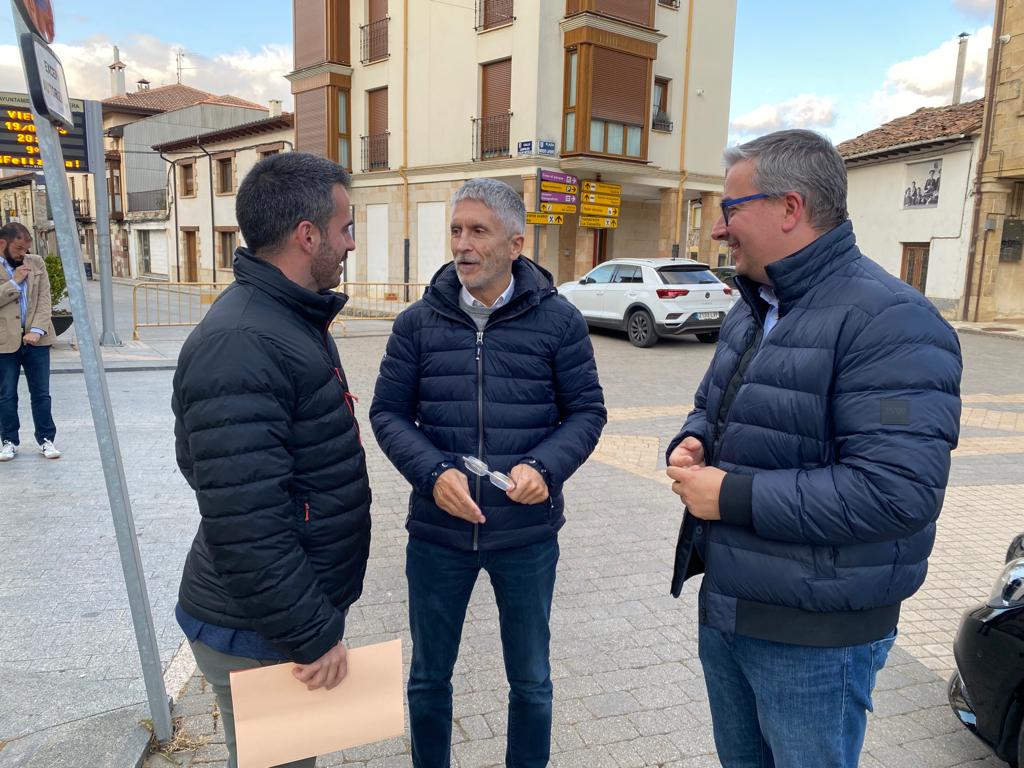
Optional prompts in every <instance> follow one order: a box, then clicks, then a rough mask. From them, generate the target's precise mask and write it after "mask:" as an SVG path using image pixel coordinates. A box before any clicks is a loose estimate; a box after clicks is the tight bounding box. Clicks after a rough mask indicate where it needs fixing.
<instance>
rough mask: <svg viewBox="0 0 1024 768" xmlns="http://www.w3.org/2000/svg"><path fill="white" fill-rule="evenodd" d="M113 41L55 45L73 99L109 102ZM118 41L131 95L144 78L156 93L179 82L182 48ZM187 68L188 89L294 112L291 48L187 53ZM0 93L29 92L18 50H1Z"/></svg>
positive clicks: (141, 38) (137, 39)
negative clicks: (272, 102)
mask: <svg viewBox="0 0 1024 768" xmlns="http://www.w3.org/2000/svg"><path fill="white" fill-rule="evenodd" d="M114 42H115V41H112V40H110V39H109V38H107V37H106V36H98V37H95V38H90V39H88V40H86V41H85V42H83V43H80V44H76V45H64V44H60V43H55V44H54V45H53V49H54V51H55V52H56V54H57V55H58V56H59V57H60V60H61V63H62V64H63V65H64V75H65V77H66V79H67V82H68V92H69V93H70V95H71V96H72V98H83V99H104V98H106V97H108V96H110V95H111V91H110V71H109V70H108V68H107V67H108V66H109V65H110V63H111V62H112V61H113V49H112V46H113V44H114ZM117 42H119V43H120V50H121V61H123V62H124V63H125V65H126V70H125V80H126V81H127V82H126V85H127V88H128V90H129V91H133V90H135V87H136V85H135V81H137V80H139V79H140V78H145V79H147V80H149V81H150V83H151V84H152V85H151V87H153V88H155V87H157V86H160V85H168V84H170V83H174V82H176V80H177V73H176V65H175V56H174V53H175V51H176V50H177V49H178V48H179V47H180V46H179V45H177V44H176V43H173V42H168V41H166V40H161V39H159V38H157V37H152V36H146V35H137V36H133V37H132V38H130V39H129V40H127V41H117ZM183 67H185V69H183V71H182V77H181V81H182V82H183V83H185V84H186V85H191V86H193V87H195V88H201V89H203V90H205V91H210V92H211V93H215V94H217V95H221V94H231V95H233V96H238V97H239V98H243V99H248V100H250V101H255V102H258V103H261V104H266V103H267V101H268V100H269V99H281V101H282V102H283V103H284V105H285V108H286V109H290V108H291V106H290V105H291V103H292V96H291V87H290V84H289V83H288V81H287V80H285V79H284V75H285V74H286V73H287V72H290V71H291V70H292V52H291V48H289V47H287V46H281V45H267V46H263V47H261V48H260V49H259V50H258V51H249V50H245V49H243V50H239V51H233V52H230V53H222V54H218V55H216V56H214V57H213V58H210V57H206V56H201V55H199V54H193V53H189V52H188V51H187V50H186V57H185V60H184V62H183ZM0 90H5V91H24V90H25V78H24V75H23V74H22V71H21V59H20V57H19V56H18V52H17V49H16V48H15V46H13V45H0Z"/></svg>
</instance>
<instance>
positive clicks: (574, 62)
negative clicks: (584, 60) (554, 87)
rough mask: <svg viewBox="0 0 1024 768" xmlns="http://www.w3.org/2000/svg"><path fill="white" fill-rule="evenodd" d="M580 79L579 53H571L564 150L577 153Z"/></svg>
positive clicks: (567, 72) (567, 79)
mask: <svg viewBox="0 0 1024 768" xmlns="http://www.w3.org/2000/svg"><path fill="white" fill-rule="evenodd" d="M578 79H579V51H569V52H568V53H567V54H566V64H565V129H564V133H563V135H562V149H563V151H565V152H575V151H576V87H577V85H576V84H577V81H578Z"/></svg>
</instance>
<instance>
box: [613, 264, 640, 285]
mask: <svg viewBox="0 0 1024 768" xmlns="http://www.w3.org/2000/svg"><path fill="white" fill-rule="evenodd" d="M643 281H644V273H643V268H642V267H637V266H634V265H632V264H626V265H623V266H621V267H619V269H618V271H617V272H616V273H615V279H614V280H613V281H612V282H614V283H630V284H632V283H642V282H643Z"/></svg>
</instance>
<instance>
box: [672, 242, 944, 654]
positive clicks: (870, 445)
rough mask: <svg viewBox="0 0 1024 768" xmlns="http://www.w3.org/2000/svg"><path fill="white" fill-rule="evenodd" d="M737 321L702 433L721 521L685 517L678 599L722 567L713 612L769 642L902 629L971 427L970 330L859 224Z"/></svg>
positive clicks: (701, 405)
mask: <svg viewBox="0 0 1024 768" xmlns="http://www.w3.org/2000/svg"><path fill="white" fill-rule="evenodd" d="M767 272H768V276H769V278H770V279H771V281H772V284H773V285H774V289H775V293H776V296H777V297H778V299H779V303H780V306H779V315H780V319H779V322H778V324H777V325H776V326H775V328H774V329H773V330H772V332H771V333H770V334H769V336H768V337H767V339H765V340H764V344H763V345H761V346H760V347H759V346H758V345H759V344H760V342H761V338H762V333H763V323H764V316H765V313H766V310H767V305H766V304H765V302H764V301H763V300H762V299H761V298H760V297H759V295H758V293H757V286H756V285H755V284H754V283H752V282H750V281H748V280H745V279H744V278H738V279H737V284H738V286H739V288H740V292H741V294H742V296H743V299H744V301H742V302H740V303H739V304H737V306H736V307H735V308H734V309H733V310H732V312H730V313H729V316H728V317H727V318H726V320H725V323H724V324H723V326H722V330H721V336H720V340H719V343H718V348H717V350H716V352H715V357H714V359H713V360H712V363H711V366H710V368H709V369H708V372H707V374H706V375H705V377H704V380H703V382H702V383H701V385H700V388H699V390H698V391H697V395H696V398H695V408H694V410H693V412H692V413H691V414H690V416H689V417H688V419H687V421H686V424H685V425H684V427H683V429H682V431H681V432H680V433H679V435H677V436H676V438H675V440H673V441H672V443H671V444H670V446H669V450H668V454H669V455H670V454H671V452H672V450H673V449H674V448H675V446H676V445H677V444H678V443H679V442H680V441H681V440H682V439H683V438H685V437H686V436H688V435H693V436H695V437H697V438H698V439H700V440H701V442H702V443H703V445H704V451H705V459H706V461H707V463H708V464H709V465H714V466H717V467H719V468H721V469H724V470H726V471H727V472H728V475H727V476H726V478H725V481H724V483H723V485H722V493H721V499H720V511H721V514H722V520H721V522H711V523H708V522H704V521H701V520H697V519H696V518H693V517H690V516H689V515H687V516H685V518H684V522H683V527H682V530H681V532H680V540H679V545H678V549H677V559H676V573H675V576H674V578H673V592H674V593H675V594H677V595H678V593H679V590H680V588H681V585H682V581H683V580H684V579H685V578H687V577H689V576H691V575H693V574H695V573H699V572H701V571H702V570H703V571H706V575H705V577H704V583H703V586H702V588H701V595H700V598H701V599H700V620H701V622H702V623H705V624H707V625H709V626H712V627H714V628H716V629H720V630H723V631H727V632H737V633H739V634H743V635H748V636H753V637H760V638H763V639H768V640H777V641H781V642H791V643H799V644H808V645H821V646H838V645H851V644H855V643H862V642H869V641H872V640H876V639H879V638H881V637H884V636H885V635H886V634H887V633H888V632H890V631H891V630H892V628H893V627H894V626H895V625H896V622H897V620H898V617H899V608H900V602H901V601H902V600H905V599H906V598H907V597H909V596H910V595H912V594H913V593H914V592H915V591H917V589H918V588H919V587H920V586H921V583H922V582H923V581H924V577H925V573H926V571H927V558H928V555H929V554H930V552H931V549H932V544H933V542H934V539H935V520H936V518H937V517H938V515H939V510H940V509H941V508H942V500H943V494H944V492H945V487H946V482H947V479H948V477H949V466H950V451H951V450H952V449H953V448H955V447H956V444H957V437H958V434H959V423H960V374H961V371H962V362H961V358H960V346H959V342H958V340H957V337H956V334H955V333H954V331H953V329H952V328H950V326H949V324H948V323H946V322H945V321H944V320H943V319H942V317H941V316H940V315H939V313H938V312H937V310H936V309H935V308H934V307H933V306H932V305H931V304H930V303H929V302H928V301H927V300H926V299H925V298H924V297H922V296H921V295H920V294H919V293H918V292H917V291H915V290H914V289H913V288H911V287H910V286H908V285H907V284H906V283H904V282H902V281H900V280H898V279H897V278H895V277H893V276H891V275H890V274H888V273H887V272H885V271H884V270H883V269H882V268H881V267H879V266H878V265H877V264H875V263H874V262H872V261H870V260H869V259H867V258H866V257H865V256H863V255H862V254H861V253H860V251H859V250H858V249H857V247H856V245H855V242H854V235H853V228H852V225H851V224H850V223H849V222H846V223H844V224H842V225H840V226H839V227H836V228H835V229H833V230H832V231H830V232H828V233H826V234H825V235H823V236H822V237H820V238H819V239H818V240H816V241H815V242H814V243H812V244H811V245H809V246H808V247H806V248H804V249H803V250H801V251H799V252H797V253H795V254H793V255H792V256H789V257H788V258H785V259H783V260H781V261H778V262H776V263H774V264H771V265H769V266H768V268H767Z"/></svg>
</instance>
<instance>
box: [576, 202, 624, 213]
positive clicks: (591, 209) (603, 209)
mask: <svg viewBox="0 0 1024 768" xmlns="http://www.w3.org/2000/svg"><path fill="white" fill-rule="evenodd" d="M580 213H584V214H586V215H588V216H618V215H619V209H618V207H617V206H614V205H591V204H590V203H583V205H581V206H580Z"/></svg>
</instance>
